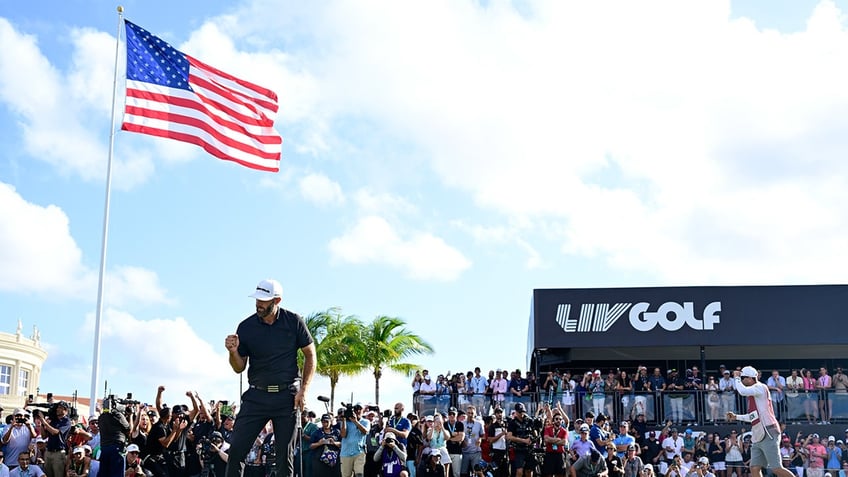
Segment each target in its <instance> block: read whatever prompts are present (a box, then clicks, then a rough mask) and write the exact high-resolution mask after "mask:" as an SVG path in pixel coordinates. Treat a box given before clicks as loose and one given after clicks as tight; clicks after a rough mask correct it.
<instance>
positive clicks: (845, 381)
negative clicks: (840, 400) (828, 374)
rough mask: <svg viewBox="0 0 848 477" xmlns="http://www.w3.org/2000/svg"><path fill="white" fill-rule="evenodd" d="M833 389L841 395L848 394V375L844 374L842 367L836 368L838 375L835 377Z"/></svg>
mask: <svg viewBox="0 0 848 477" xmlns="http://www.w3.org/2000/svg"><path fill="white" fill-rule="evenodd" d="M833 389H834V390H835V391H836V392H837V393H840V394H842V393H846V392H848V375H846V374H845V373H843V372H842V366H837V367H836V373H835V374H834V375H833Z"/></svg>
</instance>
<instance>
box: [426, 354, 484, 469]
mask: <svg viewBox="0 0 848 477" xmlns="http://www.w3.org/2000/svg"><path fill="white" fill-rule="evenodd" d="M478 369H479V368H478ZM464 424H465V439H464V440H463V441H462V464H461V466H460V474H461V475H469V474H471V473H473V472H474V467H475V466H476V465H477V464H478V463H479V462H480V461H481V460H482V454H481V452H482V449H481V448H480V443H481V442H482V440H483V438H484V437H486V431H485V430H484V429H483V422H482V421H481V420H480V419H478V418H477V408H476V407H474V406H473V405H469V406H468V407H466V408H465V423H464ZM413 477H414V476H413Z"/></svg>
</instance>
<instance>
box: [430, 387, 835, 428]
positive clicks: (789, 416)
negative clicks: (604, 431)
mask: <svg viewBox="0 0 848 477" xmlns="http://www.w3.org/2000/svg"><path fill="white" fill-rule="evenodd" d="M519 402H520V403H522V404H524V406H525V407H526V409H527V412H528V413H531V414H533V413H535V412H536V410H537V409H538V406H539V404H540V403H542V402H547V403H549V404H553V405H555V404H556V403H557V402H559V403H560V404H561V405H562V407H563V409H564V410H565V412H566V413H567V414H568V415H569V418H570V419H574V418H576V417H581V416H584V415H585V413H586V412H587V411H592V412H593V413H594V414H596V415H597V414H599V413H603V414H605V415H607V416H609V417H610V418H611V420H613V421H615V422H617V421H621V420H633V419H635V418H636V416H637V415H639V414H644V415H645V420H646V421H647V422H648V423H652V424H660V423H665V422H667V421H671V422H673V423H675V424H692V425H698V424H717V423H724V422H726V415H727V413H728V412H747V405H746V402H745V398H743V397H742V396H739V395H738V394H737V393H736V392H735V391H725V392H714V391H701V390H698V391H661V392H629V391H628V392H610V393H603V394H600V395H599V394H597V393H596V394H591V393H586V392H571V393H547V392H542V393H527V394H524V395H522V396H513V395H510V394H503V395H499V396H492V395H489V394H467V393H466V394H456V393H447V392H445V393H440V394H420V393H415V394H414V395H413V409H414V411H415V413H416V414H419V415H422V414H432V413H433V412H434V411H439V412H442V413H447V411H448V409H449V408H451V407H456V408H458V409H465V407H467V406H468V405H469V404H473V405H474V406H475V407H476V408H477V412H478V414H482V415H489V414H491V413H492V410H493V409H494V406H498V407H501V408H503V409H505V410H506V411H507V412H510V411H512V409H513V408H514V406H515V404H516V403H519ZM772 403H773V405H774V412H775V416H776V417H777V418H778V419H779V420H780V421H781V422H787V423H790V424H791V423H799V424H805V423H808V422H821V421H823V420H827V421H838V422H843V421H848V392H844V391H843V392H840V391H833V390H830V391H827V392H816V391H813V392H809V393H804V392H800V393H795V392H784V393H782V395H778V394H777V393H772ZM820 403H824V404H820ZM822 406H824V408H823V409H824V410H826V411H827V412H828V413H829V416H821V415H820V410H821V409H822Z"/></svg>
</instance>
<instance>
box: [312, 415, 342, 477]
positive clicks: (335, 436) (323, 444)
mask: <svg viewBox="0 0 848 477" xmlns="http://www.w3.org/2000/svg"><path fill="white" fill-rule="evenodd" d="M341 439H342V437H341V433H340V432H339V431H338V430H337V429H335V428H334V427H333V416H332V415H331V414H324V415H323V416H321V427H320V428H319V429H316V430H315V432H313V433H312V436H311V437H310V443H309V448H310V449H311V450H312V455H313V456H314V459H313V463H312V477H336V474H337V473H338V464H339V451H340V450H341V445H342V442H341Z"/></svg>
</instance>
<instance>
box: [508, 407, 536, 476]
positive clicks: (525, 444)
mask: <svg viewBox="0 0 848 477" xmlns="http://www.w3.org/2000/svg"><path fill="white" fill-rule="evenodd" d="M532 424H533V422H532V420H531V419H530V418H529V417H527V409H526V408H525V407H524V404H522V403H520V402H517V403H515V418H514V419H512V420H511V421H509V423H508V424H507V433H506V440H507V441H509V442H510V443H511V445H512V448H513V450H514V451H515V453H514V455H515V458H514V459H513V461H512V462H511V464H512V469H513V471H514V474H513V475H514V477H522V476H527V477H530V476H532V475H533V469H534V468H535V466H536V462H535V461H534V459H533V456H532V455H529V454H530V450H531V448H532V445H533V440H532V439H531V438H530V432H531V431H532Z"/></svg>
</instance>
